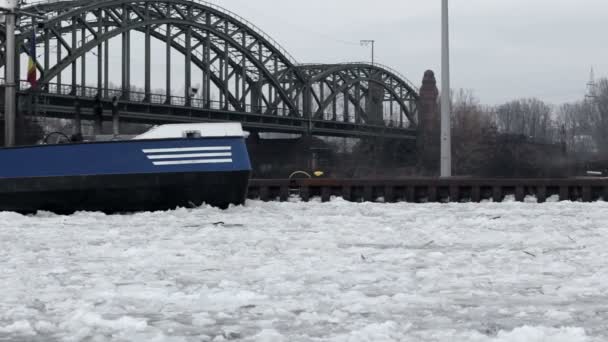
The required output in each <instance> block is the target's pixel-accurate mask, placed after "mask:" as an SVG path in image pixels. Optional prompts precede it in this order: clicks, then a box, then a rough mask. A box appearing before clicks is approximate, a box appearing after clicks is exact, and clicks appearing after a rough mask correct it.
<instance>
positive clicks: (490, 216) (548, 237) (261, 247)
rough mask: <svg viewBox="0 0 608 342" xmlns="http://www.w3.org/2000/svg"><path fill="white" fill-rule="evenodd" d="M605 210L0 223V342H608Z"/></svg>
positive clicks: (5, 218)
mask: <svg viewBox="0 0 608 342" xmlns="http://www.w3.org/2000/svg"><path fill="white" fill-rule="evenodd" d="M607 246H608V204H606V203H595V204H583V203H570V202H562V203H547V204H533V203H515V202H507V203H500V204H494V203H483V204H424V205H422V204H420V205H419V204H407V203H401V204H372V203H362V204H355V203H348V202H345V201H342V200H339V199H338V200H334V201H332V202H331V203H325V204H322V203H318V202H313V203H299V202H295V203H262V202H257V201H252V202H248V205H247V206H246V207H236V208H231V209H229V210H227V211H220V210H217V209H214V208H209V207H203V208H199V209H193V210H186V209H180V210H175V211H170V212H159V213H141V214H134V215H116V216H106V215H103V214H99V213H78V214H75V215H72V216H57V215H53V214H48V213H41V214H38V215H35V216H21V215H18V214H14V213H0V266H1V268H0V289H1V292H0V296H1V297H0V341H93V342H97V341H100V342H101V341H170V342H173V341H175V342H178V341H260V342H266V341H268V342H280V341H290V342H291V341H296V342H298V341H336V342H351V341H353V342H357V341H374V342H388V341H405V342H408V341H412V342H414V341H416V342H417V341H423V342H425V341H472V342H523V341H525V342H541V341H551V342H595V341H606V340H608V262H606V260H608V248H607Z"/></svg>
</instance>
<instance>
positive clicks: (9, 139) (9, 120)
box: [0, 0, 45, 147]
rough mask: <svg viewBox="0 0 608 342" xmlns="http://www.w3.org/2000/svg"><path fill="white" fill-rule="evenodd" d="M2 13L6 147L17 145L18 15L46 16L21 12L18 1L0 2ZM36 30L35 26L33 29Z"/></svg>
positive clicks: (40, 17)
mask: <svg viewBox="0 0 608 342" xmlns="http://www.w3.org/2000/svg"><path fill="white" fill-rule="evenodd" d="M0 13H2V15H3V16H4V18H5V20H6V26H5V27H6V39H5V40H4V42H5V44H6V45H5V48H4V51H5V54H6V61H5V64H4V72H5V79H6V84H5V89H4V92H5V96H6V97H5V101H4V142H5V145H6V147H11V146H14V145H15V130H16V127H15V120H16V115H17V114H16V111H17V105H16V102H17V82H16V80H15V78H16V76H17V71H16V70H15V58H17V57H18V56H17V54H16V46H15V29H16V19H17V14H26V15H28V16H31V17H32V18H39V19H44V18H45V17H44V16H41V15H38V14H34V13H27V12H23V11H20V10H19V3H18V1H17V0H0ZM32 29H33V30H34V29H35V26H34V27H32Z"/></svg>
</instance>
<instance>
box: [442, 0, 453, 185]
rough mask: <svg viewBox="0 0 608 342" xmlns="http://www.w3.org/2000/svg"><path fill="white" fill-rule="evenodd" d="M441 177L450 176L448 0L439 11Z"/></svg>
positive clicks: (450, 125)
mask: <svg viewBox="0 0 608 342" xmlns="http://www.w3.org/2000/svg"><path fill="white" fill-rule="evenodd" d="M441 12H442V13H441V22H442V23H441V24H442V37H441V38H442V39H441V44H442V46H441V177H442V178H449V177H452V122H451V120H452V119H451V108H450V29H449V7H448V0H442V11H441Z"/></svg>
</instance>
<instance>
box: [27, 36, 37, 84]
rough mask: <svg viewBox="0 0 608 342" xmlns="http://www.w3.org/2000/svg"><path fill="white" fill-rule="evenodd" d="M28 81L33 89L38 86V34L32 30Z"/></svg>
mask: <svg viewBox="0 0 608 342" xmlns="http://www.w3.org/2000/svg"><path fill="white" fill-rule="evenodd" d="M27 81H28V82H29V83H30V85H31V86H32V88H36V87H37V86H38V72H37V69H36V32H34V31H33V30H32V39H31V40H30V59H29V62H28V64H27Z"/></svg>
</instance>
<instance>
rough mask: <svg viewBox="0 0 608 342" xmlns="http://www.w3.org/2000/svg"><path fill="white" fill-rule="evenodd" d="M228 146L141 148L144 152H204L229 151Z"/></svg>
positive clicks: (230, 148)
mask: <svg viewBox="0 0 608 342" xmlns="http://www.w3.org/2000/svg"><path fill="white" fill-rule="evenodd" d="M231 150H232V147H230V146H213V147H183V148H160V149H151V150H143V152H144V153H174V152H204V151H231Z"/></svg>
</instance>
